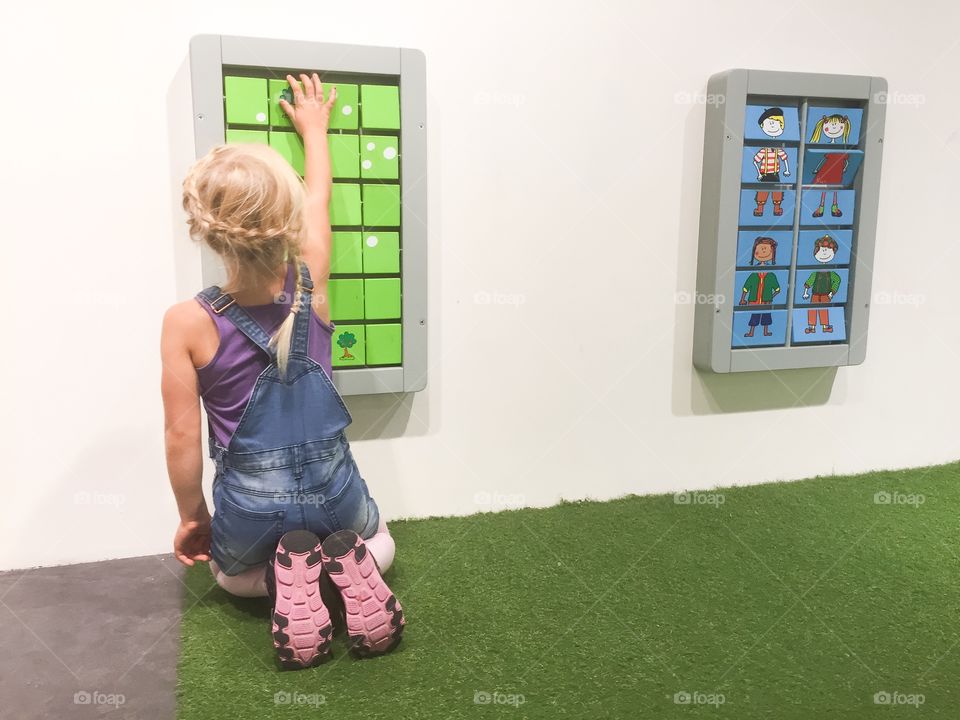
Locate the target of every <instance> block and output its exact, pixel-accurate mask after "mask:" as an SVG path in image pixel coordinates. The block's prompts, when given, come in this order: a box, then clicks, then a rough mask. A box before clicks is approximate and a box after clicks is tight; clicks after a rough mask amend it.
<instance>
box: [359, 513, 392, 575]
mask: <svg viewBox="0 0 960 720" xmlns="http://www.w3.org/2000/svg"><path fill="white" fill-rule="evenodd" d="M364 542H365V543H366V545H367V549H368V550H369V551H370V554H371V555H373V559H374V560H376V561H377V567H378V568H380V572H381V573H384V572H386V571H387V569H388V568H389V567H390V566H391V565H393V558H394V556H395V555H396V552H397V546H396V543H394V541H393V536H392V535H391V534H390V531H389V530H387V524H386V523H385V522H384V521H383V520H382V519H381V520H380V527H379V528H377V534H376V535H374V536H373V537H372V538H370V539H369V540H365V541H364Z"/></svg>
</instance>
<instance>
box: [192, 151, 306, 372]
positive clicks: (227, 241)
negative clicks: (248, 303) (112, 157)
mask: <svg viewBox="0 0 960 720" xmlns="http://www.w3.org/2000/svg"><path fill="white" fill-rule="evenodd" d="M303 203H304V184H303V180H302V179H301V178H300V176H299V175H297V173H296V172H295V171H294V170H293V168H292V167H291V166H290V165H289V164H288V163H287V161H286V160H284V159H283V157H282V156H281V155H280V154H279V153H278V152H277V151H276V150H274V149H273V148H271V147H269V146H267V145H257V144H247V145H217V146H216V147H214V148H213V149H212V150H210V152H208V153H207V154H206V155H204V156H203V157H202V158H200V159H199V160H197V162H196V163H194V165H193V167H191V168H190V171H189V172H188V174H187V176H186V178H185V179H184V181H183V209H184V210H185V211H186V213H187V225H188V227H189V229H190V236H191V237H192V238H193V239H194V240H196V241H198V242H203V243H206V245H207V246H209V247H210V249H211V250H213V251H214V252H215V253H217V255H219V256H220V258H221V259H222V260H223V262H224V266H225V268H226V270H227V282H226V283H224V285H223V291H224V292H227V293H235V292H237V291H239V290H246V289H252V288H261V287H263V286H264V285H266V284H268V283H269V282H270V281H272V280H275V279H276V278H277V276H278V269H280V268H282V267H284V264H285V263H288V262H292V263H293V267H294V272H295V277H296V288H295V290H294V299H293V302H292V303H291V305H290V313H289V314H288V315H287V317H286V318H285V319H284V321H283V323H282V324H281V325H280V328H279V329H278V330H277V332H276V333H275V334H274V336H273V337H272V338H270V346H271V347H272V348H274V350H275V351H276V353H277V365H278V367H279V368H280V373H281V376H285V375H286V370H287V362H288V358H289V355H290V343H291V340H292V337H293V325H294V319H295V318H296V314H297V312H298V311H299V310H300V308H301V307H302V305H303V277H302V273H301V272H300V254H301V238H302V234H303V231H304V223H303ZM277 301H280V299H279V298H278V299H277ZM284 301H285V300H284Z"/></svg>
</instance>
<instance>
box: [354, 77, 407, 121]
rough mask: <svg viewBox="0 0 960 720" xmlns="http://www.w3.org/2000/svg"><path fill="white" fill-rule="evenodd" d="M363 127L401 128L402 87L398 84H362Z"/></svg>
mask: <svg viewBox="0 0 960 720" xmlns="http://www.w3.org/2000/svg"><path fill="white" fill-rule="evenodd" d="M360 108H361V110H362V115H363V127H365V128H378V129H383V130H399V129H400V88H398V87H397V86H396V85H362V86H360Z"/></svg>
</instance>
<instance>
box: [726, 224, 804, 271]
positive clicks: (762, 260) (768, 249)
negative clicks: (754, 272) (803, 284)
mask: <svg viewBox="0 0 960 720" xmlns="http://www.w3.org/2000/svg"><path fill="white" fill-rule="evenodd" d="M792 250H793V232H791V231H789V230H768V231H766V232H758V231H755V230H752V231H751V230H741V231H740V232H739V233H737V267H747V266H748V265H768V266H771V267H789V266H790V258H791V255H792V254H793V252H792Z"/></svg>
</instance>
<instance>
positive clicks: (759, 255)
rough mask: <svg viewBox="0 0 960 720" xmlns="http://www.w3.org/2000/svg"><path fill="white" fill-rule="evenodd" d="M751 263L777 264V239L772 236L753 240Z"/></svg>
mask: <svg viewBox="0 0 960 720" xmlns="http://www.w3.org/2000/svg"><path fill="white" fill-rule="evenodd" d="M750 264H751V265H776V264H777V241H776V240H774V239H773V238H771V237H758V238H757V239H756V240H754V241H753V256H752V257H751V258H750Z"/></svg>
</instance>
